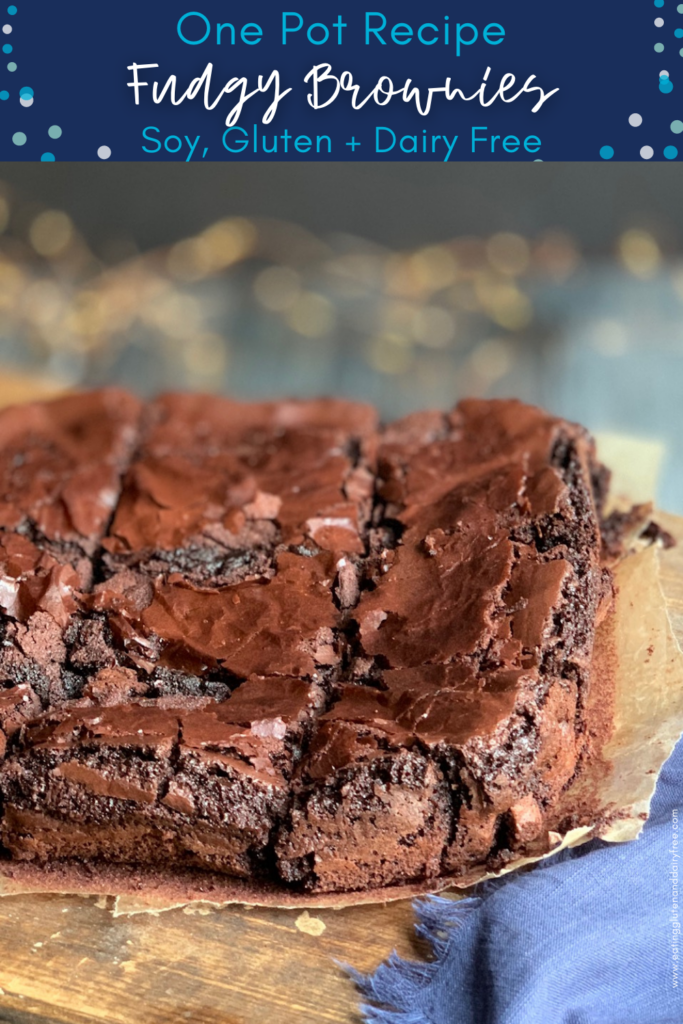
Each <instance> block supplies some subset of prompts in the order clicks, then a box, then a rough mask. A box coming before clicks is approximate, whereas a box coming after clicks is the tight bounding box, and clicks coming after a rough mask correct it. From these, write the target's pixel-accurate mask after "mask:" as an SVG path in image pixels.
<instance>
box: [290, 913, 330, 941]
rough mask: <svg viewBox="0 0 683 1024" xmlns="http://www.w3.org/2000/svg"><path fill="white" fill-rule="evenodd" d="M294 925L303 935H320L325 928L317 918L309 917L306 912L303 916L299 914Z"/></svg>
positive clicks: (323, 923) (322, 922)
mask: <svg viewBox="0 0 683 1024" xmlns="http://www.w3.org/2000/svg"><path fill="white" fill-rule="evenodd" d="M294 924H295V926H296V928H297V929H298V930H299V931H300V932H303V933H304V935H315V936H317V935H322V933H323V932H324V931H325V928H326V927H327V925H326V924H325V922H324V921H321V919H320V918H319V917H311V915H310V914H309V913H308V911H307V910H304V912H303V914H299V916H298V917H297V919H296V921H295V922H294Z"/></svg>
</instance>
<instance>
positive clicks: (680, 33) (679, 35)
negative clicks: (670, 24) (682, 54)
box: [674, 28, 683, 39]
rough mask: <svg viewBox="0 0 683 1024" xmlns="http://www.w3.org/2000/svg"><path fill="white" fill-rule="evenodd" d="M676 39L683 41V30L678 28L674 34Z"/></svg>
mask: <svg viewBox="0 0 683 1024" xmlns="http://www.w3.org/2000/svg"><path fill="white" fill-rule="evenodd" d="M674 35H675V36H676V39H683V28H677V29H676V31H675V32H674Z"/></svg>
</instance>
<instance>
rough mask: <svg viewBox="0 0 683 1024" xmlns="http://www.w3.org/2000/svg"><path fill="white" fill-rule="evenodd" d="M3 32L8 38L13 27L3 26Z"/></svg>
mask: <svg viewBox="0 0 683 1024" xmlns="http://www.w3.org/2000/svg"><path fill="white" fill-rule="evenodd" d="M2 31H3V32H4V33H5V35H6V36H8V35H9V34H10V32H11V31H12V26H11V25H3V26H2Z"/></svg>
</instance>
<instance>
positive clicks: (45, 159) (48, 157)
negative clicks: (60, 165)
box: [40, 153, 55, 164]
mask: <svg viewBox="0 0 683 1024" xmlns="http://www.w3.org/2000/svg"><path fill="white" fill-rule="evenodd" d="M40 159H41V162H42V163H44V164H51V163H54V159H55V155H54V153H43V155H42V156H41V158H40Z"/></svg>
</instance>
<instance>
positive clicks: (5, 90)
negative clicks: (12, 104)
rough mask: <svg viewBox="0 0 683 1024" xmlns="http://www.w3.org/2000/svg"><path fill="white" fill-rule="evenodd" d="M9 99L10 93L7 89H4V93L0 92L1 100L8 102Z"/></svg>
mask: <svg viewBox="0 0 683 1024" xmlns="http://www.w3.org/2000/svg"><path fill="white" fill-rule="evenodd" d="M8 99H9V93H8V92H7V89H3V90H2V92H0V100H8Z"/></svg>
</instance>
